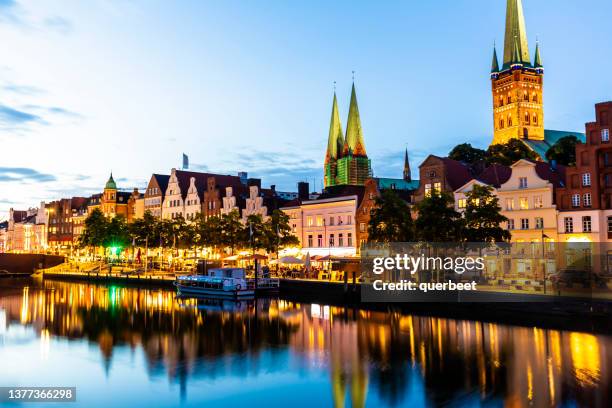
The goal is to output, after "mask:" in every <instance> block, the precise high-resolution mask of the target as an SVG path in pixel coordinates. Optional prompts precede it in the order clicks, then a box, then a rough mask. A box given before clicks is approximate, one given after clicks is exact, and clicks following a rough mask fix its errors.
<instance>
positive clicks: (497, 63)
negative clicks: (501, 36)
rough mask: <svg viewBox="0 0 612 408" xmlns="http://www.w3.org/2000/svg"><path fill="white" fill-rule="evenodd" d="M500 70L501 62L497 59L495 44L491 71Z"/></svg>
mask: <svg viewBox="0 0 612 408" xmlns="http://www.w3.org/2000/svg"><path fill="white" fill-rule="evenodd" d="M497 72H499V62H498V59H497V50H496V49H495V46H493V62H492V63H491V73H492V74H494V73H497Z"/></svg>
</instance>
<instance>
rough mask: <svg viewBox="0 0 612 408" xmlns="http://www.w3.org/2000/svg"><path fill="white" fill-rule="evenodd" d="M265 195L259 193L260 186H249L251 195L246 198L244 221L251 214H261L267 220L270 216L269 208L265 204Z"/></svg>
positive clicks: (243, 213) (243, 212) (243, 211)
mask: <svg viewBox="0 0 612 408" xmlns="http://www.w3.org/2000/svg"><path fill="white" fill-rule="evenodd" d="M263 200H264V199H263V197H262V196H261V194H259V187H257V186H250V187H249V197H248V198H247V199H246V202H245V206H244V209H243V210H242V221H243V222H246V220H247V218H248V217H249V216H250V215H261V218H262V219H263V220H264V221H266V220H267V218H268V208H267V207H266V206H265V205H264V201H263Z"/></svg>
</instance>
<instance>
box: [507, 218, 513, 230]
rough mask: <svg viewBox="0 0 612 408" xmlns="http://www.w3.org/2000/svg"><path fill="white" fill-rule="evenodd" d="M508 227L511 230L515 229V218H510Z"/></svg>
mask: <svg viewBox="0 0 612 408" xmlns="http://www.w3.org/2000/svg"><path fill="white" fill-rule="evenodd" d="M508 229H509V230H513V229H514V220H513V219H512V218H510V219H508Z"/></svg>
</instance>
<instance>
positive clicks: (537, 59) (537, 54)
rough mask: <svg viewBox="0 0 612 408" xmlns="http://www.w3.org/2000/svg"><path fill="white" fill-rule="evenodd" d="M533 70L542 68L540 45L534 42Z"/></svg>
mask: <svg viewBox="0 0 612 408" xmlns="http://www.w3.org/2000/svg"><path fill="white" fill-rule="evenodd" d="M533 67H534V68H543V65H542V58H541V57H540V43H539V42H536V50H535V58H534V59H533Z"/></svg>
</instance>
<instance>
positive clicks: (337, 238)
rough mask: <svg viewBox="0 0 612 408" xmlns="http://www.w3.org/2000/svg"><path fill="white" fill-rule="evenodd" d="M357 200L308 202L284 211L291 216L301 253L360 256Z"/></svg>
mask: <svg viewBox="0 0 612 408" xmlns="http://www.w3.org/2000/svg"><path fill="white" fill-rule="evenodd" d="M358 201H359V200H358V196H356V195H352V196H344V197H334V198H326V199H321V200H308V201H303V202H302V203H301V204H300V205H296V206H292V207H284V208H281V210H282V211H283V212H285V213H286V214H287V215H288V216H289V220H290V221H289V223H290V225H291V228H292V230H293V233H294V234H295V235H296V236H297V237H298V239H299V240H300V246H301V250H300V251H301V253H302V254H306V253H309V254H310V255H311V256H313V255H319V256H327V255H331V256H337V257H352V256H356V254H357V242H356V241H357V239H356V236H357V231H356V228H355V214H356V212H357V207H358V204H359V203H358Z"/></svg>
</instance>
